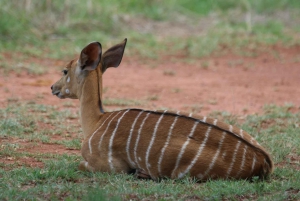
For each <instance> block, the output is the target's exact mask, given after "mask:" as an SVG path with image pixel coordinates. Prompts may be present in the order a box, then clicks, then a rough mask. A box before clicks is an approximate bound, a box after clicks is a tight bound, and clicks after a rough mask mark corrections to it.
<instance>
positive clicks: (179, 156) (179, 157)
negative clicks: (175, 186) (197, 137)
mask: <svg viewBox="0 0 300 201" xmlns="http://www.w3.org/2000/svg"><path fill="white" fill-rule="evenodd" d="M198 124H199V122H198V121H196V122H195V123H194V126H193V128H192V130H191V132H190V134H189V135H188V137H187V140H186V141H185V143H184V144H183V146H182V147H181V150H180V152H179V155H178V157H177V160H176V165H175V168H174V169H173V171H172V174H171V177H172V178H175V177H174V176H175V175H174V174H175V171H176V170H177V168H178V165H179V162H180V160H181V158H182V155H183V153H184V151H185V149H186V146H187V145H188V144H189V143H190V140H191V138H190V137H193V134H194V132H195V130H196V127H197V125H198Z"/></svg>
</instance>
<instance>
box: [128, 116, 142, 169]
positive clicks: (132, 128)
mask: <svg viewBox="0 0 300 201" xmlns="http://www.w3.org/2000/svg"><path fill="white" fill-rule="evenodd" d="M143 112H144V111H141V112H140V113H139V114H138V115H137V117H136V118H135V120H134V122H133V124H132V126H131V129H130V134H129V136H128V139H127V143H126V153H127V158H128V161H129V163H130V164H131V165H132V166H135V163H134V162H133V161H132V160H131V157H130V153H129V145H130V141H131V137H132V133H133V130H134V126H135V124H136V122H137V120H138V118H139V117H140V116H141V114H142V113H143Z"/></svg>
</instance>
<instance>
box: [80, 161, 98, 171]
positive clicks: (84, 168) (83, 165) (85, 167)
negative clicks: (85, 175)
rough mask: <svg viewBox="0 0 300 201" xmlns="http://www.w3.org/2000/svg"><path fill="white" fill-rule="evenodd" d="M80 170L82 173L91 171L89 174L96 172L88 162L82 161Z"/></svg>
mask: <svg viewBox="0 0 300 201" xmlns="http://www.w3.org/2000/svg"><path fill="white" fill-rule="evenodd" d="M78 169H79V170H80V171H89V172H93V171H94V168H92V167H91V166H90V165H89V163H88V162H87V161H81V162H80V164H79V166H78Z"/></svg>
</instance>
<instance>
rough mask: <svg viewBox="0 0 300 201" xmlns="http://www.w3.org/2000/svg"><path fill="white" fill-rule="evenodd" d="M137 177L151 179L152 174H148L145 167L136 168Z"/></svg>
mask: <svg viewBox="0 0 300 201" xmlns="http://www.w3.org/2000/svg"><path fill="white" fill-rule="evenodd" d="M135 177H136V178H138V179H151V177H150V175H148V174H147V173H146V172H145V171H144V170H143V169H136V172H135Z"/></svg>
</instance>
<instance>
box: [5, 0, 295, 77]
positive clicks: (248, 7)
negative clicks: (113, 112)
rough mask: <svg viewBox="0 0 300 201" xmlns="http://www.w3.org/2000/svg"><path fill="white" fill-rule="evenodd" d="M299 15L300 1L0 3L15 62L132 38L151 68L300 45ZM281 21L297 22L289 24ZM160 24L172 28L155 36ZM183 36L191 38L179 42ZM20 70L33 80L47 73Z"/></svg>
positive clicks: (135, 51)
mask: <svg viewBox="0 0 300 201" xmlns="http://www.w3.org/2000/svg"><path fill="white" fill-rule="evenodd" d="M299 8H300V3H299V1H297V0H289V1H286V0H278V1H276V2H273V1H271V0H264V1H259V0H251V1H250V0H241V1H233V0H226V1H221V0H217V1H209V0H204V1H201V2H199V1H196V0H188V1H186V0H166V1H147V0H141V1H137V0H130V1H126V2H124V1H120V0H113V1H109V2H108V1H104V0H90V1H87V2H82V1H79V0H74V1H64V2H61V1H58V0H53V1H46V0H42V1H22V2H20V1H16V0H12V1H9V0H4V1H1V2H0V11H1V12H0V41H1V42H0V49H1V51H0V53H5V52H17V53H19V55H18V57H16V58H19V57H20V54H21V55H22V56H23V55H24V56H25V57H26V56H27V57H39V58H59V59H61V58H66V57H68V58H70V57H73V56H74V54H76V53H79V52H80V51H81V49H82V47H84V46H85V45H86V44H87V43H89V42H90V41H93V40H99V41H100V42H102V43H103V47H104V49H106V48H108V47H110V46H111V45H113V44H115V43H118V42H120V41H121V40H123V39H124V38H125V37H127V38H128V41H129V42H128V46H127V48H126V54H128V55H130V56H142V57H144V58H147V59H150V60H156V59H158V58H161V57H163V56H173V57H174V58H177V55H178V54H179V55H184V56H185V57H188V58H199V57H203V56H207V55H209V54H211V53H213V52H216V51H217V52H218V51H219V52H226V51H228V49H229V50H232V51H234V52H235V53H237V54H240V53H241V52H243V54H247V51H246V52H245V51H241V48H244V49H245V48H246V49H248V51H249V52H252V51H254V50H255V51H260V50H261V46H262V45H270V44H277V43H281V44H283V45H286V46H288V45H294V44H299V37H297V35H298V34H299V23H297V19H299V16H300V12H299ZM245 13H246V14H249V16H250V18H249V19H248V18H247V17H246V14H245ZM282 13H283V14H284V15H285V16H290V17H289V18H288V19H286V18H283V17H281V16H280V14H282ZM137 20H140V21H137ZM199 20H200V21H201V20H202V21H203V25H202V24H201V23H200V24H199ZM284 20H286V21H284ZM293 22H294V23H293ZM160 23H165V24H164V26H163V27H164V28H163V29H159V28H156V27H160V26H159V25H160ZM141 24H144V25H145V26H141ZM287 24H290V25H287ZM147 27H152V28H151V29H148V28H147ZM173 27H175V28H176V27H177V29H174V30H173ZM178 29H180V30H182V31H184V34H181V35H178V34H177V32H178V31H177V30H178ZM166 31H169V32H166ZM224 46H225V47H227V48H225V50H224V48H223V47H224ZM1 57H2V58H5V57H6V55H4V56H3V55H1ZM18 64H19V66H20V67H21V68H26V69H28V71H29V72H32V73H34V74H40V73H43V70H37V68H34V67H33V68H30V66H27V64H26V63H22V62H18ZM2 65H3V66H2ZM6 66H16V65H11V64H10V63H8V64H5V63H4V64H1V66H0V68H3V67H4V68H5V67H6Z"/></svg>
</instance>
